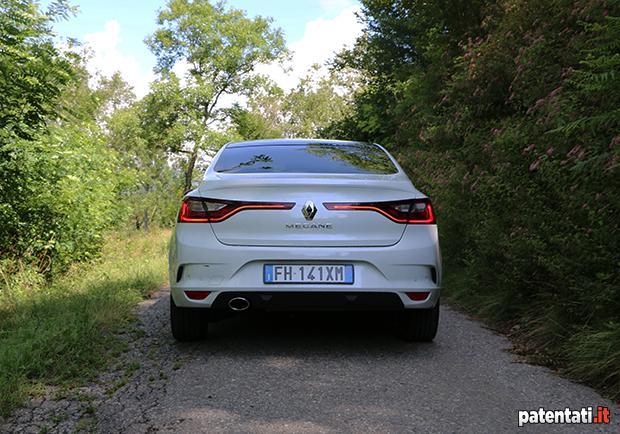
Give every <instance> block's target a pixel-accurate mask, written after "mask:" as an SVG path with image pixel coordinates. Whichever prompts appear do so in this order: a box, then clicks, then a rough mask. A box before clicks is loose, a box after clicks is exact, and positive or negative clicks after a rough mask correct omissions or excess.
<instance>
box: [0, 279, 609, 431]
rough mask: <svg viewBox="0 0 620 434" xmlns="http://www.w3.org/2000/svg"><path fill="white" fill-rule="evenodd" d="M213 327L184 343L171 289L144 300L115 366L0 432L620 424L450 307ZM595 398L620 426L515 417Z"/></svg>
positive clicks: (52, 394) (56, 394) (51, 394)
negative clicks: (437, 318)
mask: <svg viewBox="0 0 620 434" xmlns="http://www.w3.org/2000/svg"><path fill="white" fill-rule="evenodd" d="M212 331H213V333H212V337H211V339H210V340H209V341H207V342H201V343H195V344H177V343H175V342H174V340H173V339H172V337H171V336H170V333H169V330H168V292H167V291H166V290H162V291H160V292H158V293H157V294H155V295H154V297H153V298H152V299H151V300H148V301H146V302H144V303H142V304H141V305H140V322H139V323H138V324H137V325H136V328H135V330H133V331H131V332H128V333H127V334H126V335H124V336H123V339H125V340H126V342H127V351H126V352H125V353H124V354H122V355H121V356H120V358H119V359H118V361H117V363H116V364H115V366H114V367H113V369H111V370H110V371H109V372H106V373H104V374H102V375H101V377H100V378H99V379H98V381H97V382H95V383H93V384H91V385H88V386H85V387H81V388H79V389H76V390H72V391H59V390H54V389H50V390H49V391H48V392H47V393H46V394H45V396H43V397H41V398H37V399H36V400H32V401H31V402H30V403H28V405H27V406H26V407H24V408H22V409H20V410H18V411H16V412H15V413H14V415H13V416H12V417H11V418H10V419H9V420H7V421H4V423H0V431H2V432H34V433H38V432H75V431H80V430H81V431H94V432H105V433H107V432H150V431H161V432H188V433H197V432H283V433H292V432H309V433H310V432H312V433H318V432H340V431H343V432H356V433H359V432H423V433H430V432H472V433H474V432H475V433H480V432H494V433H495V432H579V433H582V432H590V431H593V432H620V423H619V422H620V412H619V411H618V406H617V405H614V404H612V403H610V402H609V401H606V400H604V399H603V398H601V397H600V396H599V395H598V394H597V393H596V392H594V391H593V390H591V389H589V388H587V387H585V386H582V385H578V384H575V383H572V382H570V381H568V380H565V379H562V378H560V377H558V376H556V375H554V374H553V373H552V372H551V371H549V370H548V369H546V368H542V367H538V366H532V365H528V364H524V363H519V361H518V359H517V358H516V356H514V355H513V354H511V353H509V352H508V351H507V350H509V349H510V343H509V342H508V341H507V340H506V339H505V338H503V337H501V336H498V335H496V334H494V333H493V332H491V331H489V330H487V329H485V328H483V327H482V326H481V324H480V323H478V322H475V321H471V320H469V319H467V317H466V316H464V315H463V314H461V313H458V312H456V311H454V310H450V309H449V308H447V307H444V308H443V311H442V316H441V324H440V330H439V335H438V337H437V339H436V340H435V342H434V343H431V344H409V343H404V342H402V341H400V340H399V339H397V338H395V337H394V336H393V334H392V333H391V330H390V328H389V327H388V326H383V325H378V324H377V322H376V321H375V322H371V321H367V320H366V319H365V318H364V317H363V316H359V315H352V316H351V315H349V316H345V317H334V316H333V315H328V314H320V315H317V314H314V315H297V316H288V315H275V316H274V315H270V316H267V317H265V316H261V317H249V318H236V319H231V320H226V321H224V322H221V323H218V324H216V325H214V326H213V327H212ZM597 405H606V406H608V407H610V408H612V409H613V411H614V414H613V415H612V425H607V426H601V425H598V426H593V425H580V426H577V425H572V426H571V425H561V426H551V425H542V426H528V427H524V428H518V426H517V411H518V410H526V409H528V410H530V409H538V408H539V407H545V408H546V409H564V408H566V407H571V408H581V407H588V406H597ZM597 430H598V431H597Z"/></svg>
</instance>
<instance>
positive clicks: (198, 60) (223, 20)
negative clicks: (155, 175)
mask: <svg viewBox="0 0 620 434" xmlns="http://www.w3.org/2000/svg"><path fill="white" fill-rule="evenodd" d="M158 25H159V28H158V29H157V30H156V31H155V33H154V34H153V35H152V36H151V37H150V38H148V39H147V44H148V45H149V47H150V48H151V50H152V51H153V53H154V54H155V55H156V56H157V65H158V69H159V72H161V73H162V79H161V80H160V81H159V82H158V83H156V84H155V85H154V87H153V92H152V93H153V95H152V98H149V99H148V101H149V102H150V103H152V104H154V105H155V108H147V110H150V111H155V112H157V111H159V109H160V108H162V106H168V107H170V108H168V109H164V110H163V116H160V115H157V120H156V123H157V125H158V127H159V128H158V129H156V130H155V131H156V134H155V135H154V137H153V140H154V141H157V142H159V143H160V144H172V146H171V147H170V150H171V151H176V152H181V153H184V154H187V165H186V170H185V173H186V174H185V189H186V190H189V189H191V185H192V175H193V171H194V166H195V164H196V160H197V158H198V153H199V151H200V150H206V149H208V148H211V149H212V150H213V149H217V147H218V145H221V144H223V142H222V143H218V141H221V137H220V136H221V135H220V134H218V133H217V131H216V130H215V129H214V128H213V124H214V123H217V122H222V121H224V120H225V119H226V117H227V113H228V112H227V111H226V110H224V109H223V108H222V107H220V106H219V105H218V103H219V102H220V98H221V96H222V95H225V94H240V95H243V94H248V93H249V92H250V91H251V90H252V89H253V88H254V87H255V85H256V84H257V83H258V82H260V78H259V77H257V76H256V74H254V69H255V67H256V66H257V65H259V64H263V63H270V62H273V61H275V60H278V59H280V58H281V57H282V56H283V55H284V54H285V52H286V50H285V45H284V38H283V36H282V32H281V31H280V30H279V29H272V28H271V20H269V19H266V18H263V17H260V16H259V17H255V18H248V17H246V15H245V13H244V12H243V11H241V10H238V9H233V8H230V9H229V8H227V7H226V6H225V3H223V2H218V3H215V4H211V3H210V2H209V1H208V0H194V1H188V0H170V1H169V2H168V4H167V7H166V8H165V9H164V10H162V11H161V12H160V13H159V17H158ZM179 63H182V64H184V65H187V67H188V72H187V74H186V77H185V83H184V84H183V85H181V82H180V80H178V79H177V78H176V76H175V75H174V74H173V73H172V72H171V71H172V68H173V67H174V66H175V65H178V64H179ZM224 142H225V141H224ZM181 145H184V146H183V148H181Z"/></svg>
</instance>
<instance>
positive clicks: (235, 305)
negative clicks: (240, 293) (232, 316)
mask: <svg viewBox="0 0 620 434" xmlns="http://www.w3.org/2000/svg"><path fill="white" fill-rule="evenodd" d="M228 307H229V308H230V309H231V310H234V311H235V312H242V311H244V310H247V309H248V308H249V307H250V302H249V301H248V299H247V298H243V297H235V298H231V299H230V301H229V302H228Z"/></svg>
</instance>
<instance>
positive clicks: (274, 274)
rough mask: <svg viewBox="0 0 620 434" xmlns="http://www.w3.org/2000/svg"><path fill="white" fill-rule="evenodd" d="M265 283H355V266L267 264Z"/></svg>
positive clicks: (264, 274) (264, 268) (264, 272)
mask: <svg viewBox="0 0 620 434" xmlns="http://www.w3.org/2000/svg"><path fill="white" fill-rule="evenodd" d="M263 282H265V283H340V284H343V283H344V284H352V283H353V265H297V264H293V265H290V264H266V265H265V266H264V267H263Z"/></svg>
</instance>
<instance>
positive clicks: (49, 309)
mask: <svg viewBox="0 0 620 434" xmlns="http://www.w3.org/2000/svg"><path fill="white" fill-rule="evenodd" d="M169 236H170V231H169V230H166V229H158V230H152V231H150V232H148V233H144V232H136V231H132V232H115V233H114V234H112V235H109V236H107V237H105V238H104V242H103V246H104V247H103V250H102V252H101V253H100V257H99V258H98V259H96V260H94V261H90V262H88V263H81V264H76V265H73V266H71V267H70V268H69V269H68V270H67V271H66V272H65V273H64V274H63V275H62V276H61V277H58V278H57V279H55V280H54V281H53V282H49V281H46V279H45V278H44V276H42V275H41V274H40V273H38V272H36V271H34V270H33V269H31V268H27V267H24V268H18V269H13V270H10V273H8V272H7V270H6V269H3V270H2V279H3V283H2V287H1V288H2V292H0V415H1V416H7V415H8V414H9V412H10V411H11V410H12V409H13V408H14V407H15V406H16V405H19V404H20V403H21V402H22V400H23V399H24V398H25V397H26V396H28V395H29V394H31V393H33V392H37V391H39V390H41V386H45V385H48V384H54V385H76V384H79V383H80V382H83V381H85V380H87V379H89V378H91V377H92V376H93V375H95V374H97V373H98V372H99V371H100V370H101V369H102V368H103V367H105V366H106V361H107V360H108V359H109V356H110V354H112V353H113V352H114V350H115V349H118V348H119V342H118V340H117V339H116V338H115V337H114V333H115V332H118V331H120V330H121V329H122V328H123V327H124V326H126V325H127V324H128V323H130V322H131V321H132V320H133V319H134V310H135V305H136V303H137V302H138V301H140V300H142V299H143V298H144V297H146V296H148V295H149V294H150V293H151V292H153V291H154V290H156V289H158V288H160V287H161V286H162V285H163V284H164V282H165V277H166V269H167V267H166V259H167V245H168V239H169Z"/></svg>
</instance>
